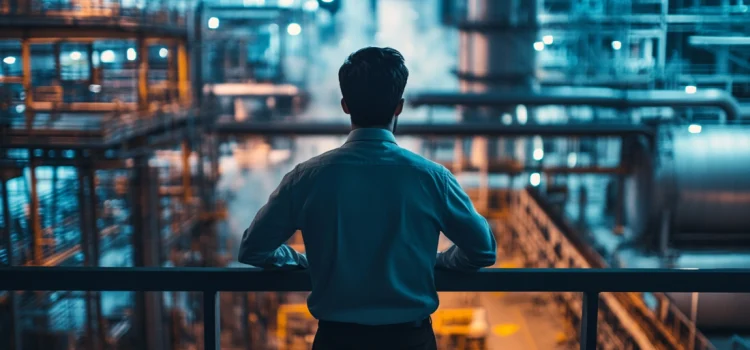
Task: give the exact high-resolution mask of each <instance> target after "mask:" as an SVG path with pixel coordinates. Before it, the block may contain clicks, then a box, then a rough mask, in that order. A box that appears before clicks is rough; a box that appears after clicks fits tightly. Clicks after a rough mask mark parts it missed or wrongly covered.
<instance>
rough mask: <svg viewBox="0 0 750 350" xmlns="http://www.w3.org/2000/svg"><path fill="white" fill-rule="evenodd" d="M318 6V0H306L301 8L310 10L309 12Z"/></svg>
mask: <svg viewBox="0 0 750 350" xmlns="http://www.w3.org/2000/svg"><path fill="white" fill-rule="evenodd" d="M318 7H319V5H318V0H307V1H305V4H304V5H302V8H303V9H304V10H305V11H310V12H314V11H316V10H317V9H318Z"/></svg>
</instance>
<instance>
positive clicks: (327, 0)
mask: <svg viewBox="0 0 750 350" xmlns="http://www.w3.org/2000/svg"><path fill="white" fill-rule="evenodd" d="M323 2H333V0H323Z"/></svg>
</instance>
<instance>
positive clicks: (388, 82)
mask: <svg viewBox="0 0 750 350" xmlns="http://www.w3.org/2000/svg"><path fill="white" fill-rule="evenodd" d="M408 78H409V70H408V69H406V65H404V56H402V55H401V53H400V52H398V51H396V50H394V49H392V48H390V47H385V48H380V47H366V48H364V49H360V50H359V51H357V52H355V53H353V54H351V55H349V57H347V59H346V61H344V64H343V65H341V68H340V69H339V86H340V87H341V94H342V95H343V96H344V102H346V106H347V107H348V108H349V114H351V119H352V123H353V124H355V125H357V126H362V127H373V126H385V125H388V124H389V123H390V122H391V120H393V115H394V112H395V110H396V106H397V105H398V103H399V101H401V97H402V96H403V94H404V88H405V87H406V80H407V79H408Z"/></svg>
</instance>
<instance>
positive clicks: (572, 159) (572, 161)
mask: <svg viewBox="0 0 750 350" xmlns="http://www.w3.org/2000/svg"><path fill="white" fill-rule="evenodd" d="M576 163H578V155H577V154H576V153H575V152H570V153H569V154H568V167H569V168H574V167H575V166H576Z"/></svg>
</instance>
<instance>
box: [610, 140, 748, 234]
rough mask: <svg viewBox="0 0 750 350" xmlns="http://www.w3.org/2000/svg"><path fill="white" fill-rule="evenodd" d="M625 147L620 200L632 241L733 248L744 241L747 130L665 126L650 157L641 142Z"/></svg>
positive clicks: (746, 209)
mask: <svg viewBox="0 0 750 350" xmlns="http://www.w3.org/2000/svg"><path fill="white" fill-rule="evenodd" d="M626 147H632V153H633V160H632V164H633V167H634V168H635V169H634V170H635V171H634V172H633V174H631V175H630V176H629V178H628V179H627V180H626V198H625V203H626V216H627V219H628V223H629V224H630V226H631V228H632V230H633V237H632V238H633V239H634V240H636V241H641V242H648V243H658V242H659V238H660V237H661V239H662V244H664V243H665V242H675V241H681V242H687V241H701V242H720V241H726V242H727V244H729V245H734V244H736V240H737V239H747V238H749V237H750V127H748V126H738V125H708V126H702V127H701V126H698V125H693V126H687V125H684V126H666V127H662V128H661V130H660V132H659V136H658V138H657V145H656V148H657V152H656V154H655V155H654V153H653V152H650V151H649V149H650V147H653V146H649V145H648V144H647V143H646V142H645V140H631V141H630V144H629V145H627V146H626ZM664 233H666V237H662V236H660V235H662V234H664ZM728 239H731V240H732V242H729V241H727V240H728Z"/></svg>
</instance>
